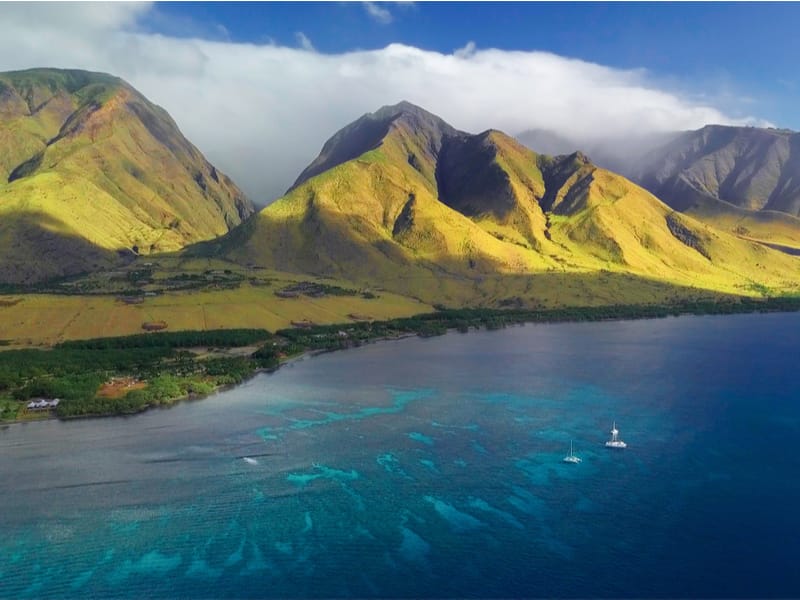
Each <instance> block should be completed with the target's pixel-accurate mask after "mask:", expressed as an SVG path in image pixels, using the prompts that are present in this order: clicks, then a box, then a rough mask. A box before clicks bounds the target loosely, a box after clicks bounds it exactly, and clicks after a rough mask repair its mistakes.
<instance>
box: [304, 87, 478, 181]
mask: <svg viewBox="0 0 800 600" xmlns="http://www.w3.org/2000/svg"><path fill="white" fill-rule="evenodd" d="M401 126H402V127H403V128H404V129H406V130H408V131H409V132H411V133H413V134H417V135H420V136H421V137H424V138H427V139H428V141H429V144H428V145H430V146H431V149H432V150H433V151H434V152H438V147H439V146H440V145H441V140H442V138H444V137H451V136H459V135H463V133H462V132H460V131H458V130H457V129H455V128H454V127H452V126H451V125H449V124H448V123H446V122H445V121H444V120H443V119H442V118H440V117H438V116H436V115H435V114H433V113H431V112H428V111H427V110H425V109H424V108H420V107H419V106H417V105H415V104H412V103H411V102H408V101H407V100H403V101H401V102H398V103H397V104H393V105H386V106H382V107H381V108H379V109H378V110H376V111H375V112H373V113H367V114H365V115H363V116H362V117H360V118H359V119H357V120H355V121H353V122H352V123H350V124H349V125H347V126H346V127H344V128H342V129H340V130H339V131H337V132H336V133H335V134H334V135H333V136H332V137H331V138H330V139H329V140H328V141H327V142H325V144H324V145H323V146H322V150H321V151H320V153H319V156H317V158H315V159H314V161H313V162H312V163H311V164H310V165H308V167H306V168H305V170H304V171H303V172H302V173H300V176H299V177H298V178H297V180H296V181H295V182H294V184H293V185H292V187H291V188H290V189H294V188H295V187H297V186H298V185H300V184H301V183H303V182H305V181H307V180H308V179H311V178H312V177H314V176H316V175H319V174H320V173H322V172H324V171H327V170H328V169H332V168H333V167H335V166H337V165H340V164H342V163H344V162H347V161H349V160H353V159H354V158H358V157H359V156H361V155H362V154H364V153H366V152H369V151H370V150H374V149H375V148H377V147H378V146H380V145H381V144H382V143H383V141H384V138H386V136H387V135H389V132H390V131H391V130H392V129H398V128H400V127H401Z"/></svg>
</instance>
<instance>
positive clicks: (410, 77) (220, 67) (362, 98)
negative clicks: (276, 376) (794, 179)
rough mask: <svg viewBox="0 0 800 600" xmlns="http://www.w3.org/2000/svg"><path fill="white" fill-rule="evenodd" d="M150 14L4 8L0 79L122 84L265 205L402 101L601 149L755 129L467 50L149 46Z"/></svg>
mask: <svg viewBox="0 0 800 600" xmlns="http://www.w3.org/2000/svg"><path fill="white" fill-rule="evenodd" d="M96 9H99V10H100V14H98V13H97V12H96ZM147 10H148V7H147V5H132V4H126V3H112V4H92V5H91V6H86V5H79V4H78V5H76V4H58V5H52V6H47V5H41V4H35V3H34V4H8V3H0V71H3V70H10V69H20V68H30V67H40V66H53V67H69V68H83V69H89V70H98V71H105V72H109V73H113V74H115V75H119V76H120V77H122V78H124V79H126V80H127V81H129V82H130V83H131V84H132V85H134V86H135V87H136V88H138V89H139V90H140V91H141V92H142V93H144V94H145V95H146V96H148V97H149V98H150V99H151V100H152V101H153V102H155V103H157V104H159V105H161V106H163V107H164V108H165V109H167V110H168V111H169V112H170V114H171V115H172V116H173V117H174V119H175V120H176V122H177V123H178V124H179V125H180V127H181V130H182V131H183V132H184V134H185V135H186V136H187V137H188V138H189V139H190V140H191V141H192V142H193V143H194V144H196V145H197V146H198V147H199V148H200V149H201V150H202V151H203V153H204V154H205V155H206V156H207V157H208V158H209V160H211V161H212V162H213V163H214V164H216V165H217V166H218V167H219V168H220V169H222V170H223V171H225V172H226V173H228V174H229V175H231V177H233V178H234V180H235V181H237V182H238V183H239V185H240V186H242V188H243V189H244V190H245V191H246V192H247V193H248V194H249V195H250V196H251V197H252V198H253V199H254V200H255V201H256V202H260V203H264V202H266V201H268V200H271V199H274V198H275V197H277V196H279V195H280V194H281V193H282V192H283V191H284V190H285V189H286V188H287V187H288V186H289V185H291V183H292V182H293V180H294V178H295V177H296V176H297V174H298V173H299V172H300V171H301V170H302V169H303V168H304V167H305V166H306V164H308V163H309V162H310V161H311V160H312V159H313V158H314V156H315V155H316V154H317V152H318V151H319V149H320V148H321V147H322V144H323V143H324V141H325V140H326V139H327V138H328V137H330V136H331V135H332V134H333V133H334V132H335V131H336V130H338V129H339V128H341V127H343V126H344V125H346V124H347V123H349V122H350V121H352V120H354V119H356V118H358V117H359V116H360V115H362V114H363V113H365V112H371V111H374V110H376V109H377V108H379V107H380V106H382V105H384V104H394V103H396V102H398V101H400V100H403V99H405V100H409V101H411V102H414V103H415V104H418V105H420V106H422V107H424V108H426V109H428V110H430V111H431V112H434V113H436V114H438V115H440V116H441V117H442V118H444V119H445V120H447V121H448V122H450V123H451V124H452V125H453V126H455V127H458V128H460V129H463V130H466V131H473V132H477V131H482V130H484V129H488V128H492V127H493V128H497V129H501V130H504V131H506V132H508V133H511V134H516V133H518V132H521V131H523V130H526V129H535V128H542V129H551V130H556V131H560V132H562V133H563V134H564V135H568V136H572V137H580V138H582V139H590V138H596V139H601V138H604V137H611V136H621V135H626V134H633V133H645V132H649V131H668V130H679V129H691V128H697V127H700V126H702V125H704V124H706V123H712V122H713V123H746V122H747V123H756V124H760V122H757V121H755V120H754V119H749V118H743V119H738V120H737V119H732V118H730V117H729V116H727V115H726V114H724V113H723V112H721V111H720V110H718V109H716V108H714V107H713V106H711V105H710V104H708V103H706V102H702V101H698V100H696V99H694V98H693V97H690V96H688V95H686V94H680V93H675V92H671V91H669V90H667V89H662V88H660V87H659V86H658V85H657V84H656V83H654V82H653V80H652V79H650V78H649V77H648V74H647V73H646V72H644V71H641V70H633V71H631V70H618V69H612V68H609V67H605V66H602V65H597V64H592V63H588V62H584V61H580V60H574V59H568V58H564V57H561V56H556V55H554V54H549V53H545V52H510V51H503V50H492V49H490V50H479V49H476V48H474V47H473V46H472V45H470V44H467V46H466V47H465V48H463V49H462V50H459V51H456V52H455V53H453V54H441V53H438V52H431V51H426V50H421V49H418V48H413V47H409V46H404V45H400V44H392V45H389V46H387V47H386V48H383V49H379V50H368V51H358V52H348V53H345V54H337V55H326V54H320V53H316V52H309V51H308V50H309V49H311V48H312V46H310V42H308V45H307V47H306V45H305V44H304V43H303V39H305V40H306V41H307V38H305V36H303V37H302V38H301V37H300V35H301V34H298V41H299V43H300V45H301V46H303V47H302V48H289V47H281V46H277V45H275V44H265V45H255V44H241V43H231V42H226V41H207V40H201V39H178V38H172V37H168V36H164V35H157V34H148V33H142V32H141V31H137V30H136V24H137V20H138V19H140V18H141V17H142V16H143V15H144V14H145V13H146V11H147ZM51 11H55V12H56V13H57V14H54V13H52V12H51ZM64 23H66V25H64ZM709 92H711V97H714V95H713V92H714V90H709Z"/></svg>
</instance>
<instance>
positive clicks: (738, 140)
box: [636, 125, 800, 216]
mask: <svg viewBox="0 0 800 600" xmlns="http://www.w3.org/2000/svg"><path fill="white" fill-rule="evenodd" d="M636 178H637V180H638V181H641V183H642V185H644V187H646V188H647V189H649V190H651V191H652V192H653V193H655V194H656V195H658V196H659V197H660V198H662V199H663V200H664V201H665V202H667V203H668V204H670V205H671V206H673V207H675V208H677V209H679V210H684V209H685V208H687V207H688V206H691V205H693V204H695V203H696V202H697V198H698V197H706V198H711V199H717V200H723V201H725V202H728V203H729V204H732V205H734V206H736V207H738V208H745V209H749V210H774V211H780V212H784V213H787V214H790V215H793V216H798V214H800V134H797V133H794V132H790V131H786V130H779V129H759V128H755V127H725V126H721V125H708V126H706V127H703V128H702V129H699V130H697V131H690V132H687V133H684V134H683V135H681V136H679V137H678V138H676V139H675V140H673V141H672V142H670V143H668V144H666V145H665V146H663V147H660V148H658V149H656V150H654V151H652V152H651V153H650V154H649V155H648V156H646V157H645V159H644V161H643V164H642V166H641V167H640V169H639V172H638V173H637V175H636ZM691 192H694V195H692V194H691Z"/></svg>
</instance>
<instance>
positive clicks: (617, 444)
mask: <svg viewBox="0 0 800 600" xmlns="http://www.w3.org/2000/svg"><path fill="white" fill-rule="evenodd" d="M618 436H619V430H618V429H617V422H616V421H614V424H613V425H612V426H611V439H610V440H608V441H607V442H606V448H620V449H622V448H627V447H628V444H626V443H625V442H623V441H622V440H621V439H619V437H618Z"/></svg>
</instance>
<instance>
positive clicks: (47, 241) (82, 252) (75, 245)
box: [0, 212, 130, 284]
mask: <svg viewBox="0 0 800 600" xmlns="http://www.w3.org/2000/svg"><path fill="white" fill-rule="evenodd" d="M0 253H2V255H3V256H4V257H5V258H4V259H3V260H2V261H0V281H3V282H5V283H14V284H29V283H34V282H37V281H40V280H41V279H51V278H59V277H68V276H72V275H78V274H80V273H85V272H87V271H93V270H98V269H104V268H108V267H109V266H112V265H114V264H117V263H121V262H123V258H122V257H120V255H119V254H118V253H117V252H113V251H111V250H107V249H105V248H100V247H98V246H96V245H94V244H92V243H91V242H89V241H88V240H87V239H86V238H85V237H84V236H83V235H78V234H76V233H74V232H71V231H70V230H69V228H68V227H66V226H65V224H64V223H63V222H62V221H59V220H57V219H55V218H53V217H52V216H51V215H49V214H46V213H42V212H17V213H15V214H14V216H13V217H10V218H5V217H4V218H3V219H2V220H0ZM129 254H130V253H129Z"/></svg>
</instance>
